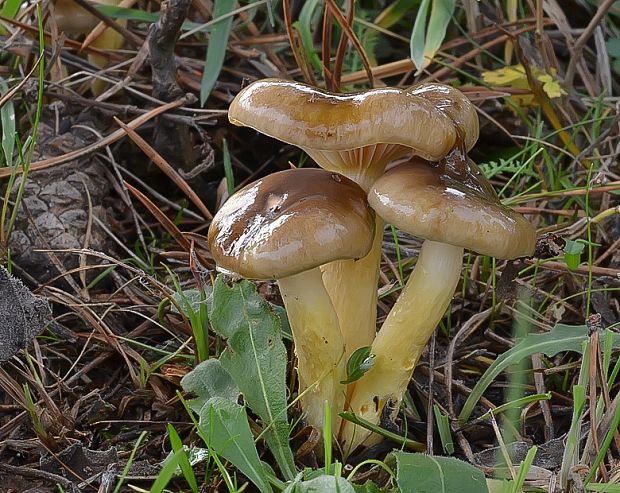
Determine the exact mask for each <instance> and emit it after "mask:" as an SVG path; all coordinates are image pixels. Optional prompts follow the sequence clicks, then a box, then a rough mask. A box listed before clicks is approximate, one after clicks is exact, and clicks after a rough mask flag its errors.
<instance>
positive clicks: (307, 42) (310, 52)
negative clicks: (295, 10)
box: [293, 0, 323, 73]
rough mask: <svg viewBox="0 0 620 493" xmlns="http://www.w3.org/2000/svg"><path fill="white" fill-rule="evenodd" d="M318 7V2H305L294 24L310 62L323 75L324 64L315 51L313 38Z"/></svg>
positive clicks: (313, 0)
mask: <svg viewBox="0 0 620 493" xmlns="http://www.w3.org/2000/svg"><path fill="white" fill-rule="evenodd" d="M318 5H319V2H318V0H308V1H306V2H304V6H303V7H302V9H301V12H300V13H299V20H298V21H296V22H294V23H293V27H294V28H295V29H297V31H298V32H299V36H300V39H301V43H302V45H303V48H304V51H305V52H306V56H307V57H308V60H309V61H310V63H311V64H312V66H313V67H314V70H316V71H317V72H319V73H321V72H323V63H322V62H321V58H320V57H319V55H318V54H317V52H316V50H315V49H314V40H313V38H312V23H313V21H314V17H315V11H316V8H317V7H318ZM319 13H320V12H319Z"/></svg>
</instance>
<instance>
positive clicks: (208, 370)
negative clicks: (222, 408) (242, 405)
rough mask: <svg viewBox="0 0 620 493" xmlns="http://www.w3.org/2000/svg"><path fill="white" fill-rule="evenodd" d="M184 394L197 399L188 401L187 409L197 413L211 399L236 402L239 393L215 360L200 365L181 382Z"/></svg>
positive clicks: (230, 378) (227, 374)
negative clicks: (217, 398) (190, 394)
mask: <svg viewBox="0 0 620 493" xmlns="http://www.w3.org/2000/svg"><path fill="white" fill-rule="evenodd" d="M181 386H182V387H183V390H185V392H191V393H193V394H195V395H196V396H197V397H196V398H195V399H192V400H190V401H188V405H189V407H190V408H191V409H192V410H193V411H194V412H196V413H199V412H200V410H201V409H202V408H203V406H204V405H205V404H206V402H207V401H208V400H209V399H211V398H212V397H222V398H224V399H228V400H229V401H231V402H237V400H238V399H239V395H240V394H241V391H240V390H239V387H237V385H236V384H235V382H234V381H233V379H232V377H231V376H230V373H228V372H227V371H226V370H225V369H224V368H223V367H222V364H221V363H220V361H219V360H217V359H215V358H211V359H208V360H206V361H203V362H202V363H200V364H199V365H198V366H197V367H196V368H194V369H193V370H192V371H190V372H189V373H188V374H187V375H185V376H184V377H183V379H182V380H181Z"/></svg>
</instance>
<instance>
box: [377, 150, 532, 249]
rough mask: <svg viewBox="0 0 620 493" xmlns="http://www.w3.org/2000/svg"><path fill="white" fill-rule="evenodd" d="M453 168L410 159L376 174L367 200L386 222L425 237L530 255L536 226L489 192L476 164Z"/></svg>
mask: <svg viewBox="0 0 620 493" xmlns="http://www.w3.org/2000/svg"><path fill="white" fill-rule="evenodd" d="M457 171H458V173H457V174H455V172H454V170H453V169H452V168H451V167H450V165H449V164H448V165H447V166H446V165H445V163H444V164H443V165H440V166H436V165H435V166H434V165H431V164H429V163H427V162H424V161H423V160H421V159H416V158H414V159H412V160H411V161H409V162H407V163H404V164H401V165H399V166H396V167H395V168H392V169H391V170H389V171H387V172H386V173H385V174H384V175H383V176H382V177H381V178H379V179H378V180H377V181H376V182H375V183H374V184H373V186H372V188H371V189H370V192H369V194H368V201H369V203H370V205H371V206H372V208H373V209H374V210H375V211H376V212H377V214H379V215H380V216H381V217H382V218H384V219H385V220H386V221H387V222H390V223H392V224H393V225H394V226H396V227H397V228H399V229H401V230H403V231H406V232H407V233H410V234H412V235H415V236H418V237H421V238H424V239H428V240H433V241H438V242H442V243H449V244H451V245H457V246H462V247H464V248H467V249H469V250H472V251H474V252H476V253H480V254H482V255H488V256H491V257H496V258H500V259H512V258H517V257H524V256H528V255H532V254H533V253H534V246H535V243H536V230H535V229H534V227H533V226H532V225H531V224H530V223H529V222H528V221H527V220H526V219H525V218H524V217H523V216H522V215H521V214H519V213H517V212H514V211H513V210H512V209H510V208H508V207H505V206H503V205H502V204H501V203H500V202H499V200H498V198H497V196H496V195H495V194H494V193H490V190H489V188H490V186H488V185H486V184H484V182H482V181H483V180H484V181H486V178H484V176H482V174H481V173H480V171H479V170H478V169H477V167H475V168H474V167H472V168H471V170H470V172H469V173H465V172H464V170H463V166H461V168H460V169H458V170H457ZM476 182H478V183H476Z"/></svg>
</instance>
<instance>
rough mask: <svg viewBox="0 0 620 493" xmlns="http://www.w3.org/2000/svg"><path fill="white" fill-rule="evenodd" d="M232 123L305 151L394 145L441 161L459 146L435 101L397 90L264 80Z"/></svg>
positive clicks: (244, 98)
mask: <svg viewBox="0 0 620 493" xmlns="http://www.w3.org/2000/svg"><path fill="white" fill-rule="evenodd" d="M228 117H229V119H230V121H231V122H232V123H234V124H236V125H244V126H248V127H252V128H254V129H255V130H257V131H259V132H262V133H264V134H266V135H269V136H270V137H273V138H276V139H279V140H281V141H284V142H287V143H289V144H293V145H296V146H298V147H301V148H303V149H318V150H324V151H342V150H350V149H355V148H360V147H364V146H369V145H374V144H394V145H401V146H404V147H406V148H409V149H413V150H414V151H415V152H416V154H419V155H421V156H423V157H424V158H425V159H430V160H437V159H440V158H441V157H443V156H444V155H446V154H447V153H448V152H449V151H450V149H452V147H453V146H454V145H455V143H456V141H457V135H456V130H455V127H454V124H453V122H452V121H451V118H450V117H449V116H448V115H446V114H445V113H444V111H442V110H440V109H438V108H437V107H436V105H435V103H434V102H433V101H432V100H431V99H429V98H425V97H420V96H418V95H416V94H413V93H409V92H408V91H406V90H402V89H396V88H379V89H371V90H368V91H364V92H359V93H352V94H335V93H330V92H327V91H323V90H320V89H317V88H314V87H311V86H307V85H305V84H301V83H298V82H294V81H287V80H280V79H264V80H259V81H256V82H253V83H252V84H250V85H248V86H247V87H245V88H244V89H243V90H242V91H241V92H240V93H239V94H238V95H237V97H235V99H234V100H233V102H232V103H231V105H230V108H229V110H228Z"/></svg>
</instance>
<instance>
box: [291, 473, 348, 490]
mask: <svg viewBox="0 0 620 493" xmlns="http://www.w3.org/2000/svg"><path fill="white" fill-rule="evenodd" d="M327 492H330V493H355V489H354V488H353V486H352V485H351V483H349V482H348V481H347V480H346V479H344V478H343V477H336V476H319V477H318V478H315V479H312V480H310V481H295V482H293V483H290V484H289V485H288V486H287V487H286V489H285V490H284V491H283V492H282V493H327Z"/></svg>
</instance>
